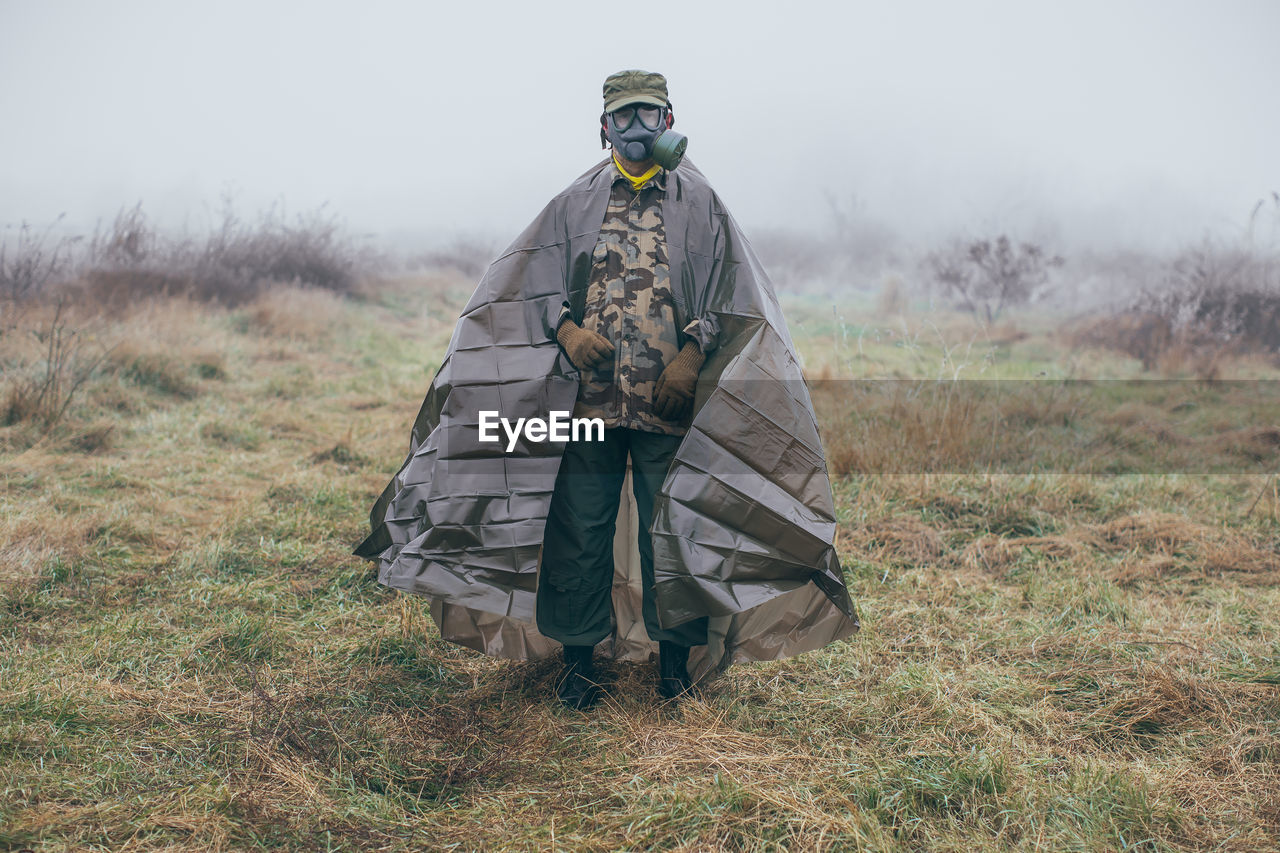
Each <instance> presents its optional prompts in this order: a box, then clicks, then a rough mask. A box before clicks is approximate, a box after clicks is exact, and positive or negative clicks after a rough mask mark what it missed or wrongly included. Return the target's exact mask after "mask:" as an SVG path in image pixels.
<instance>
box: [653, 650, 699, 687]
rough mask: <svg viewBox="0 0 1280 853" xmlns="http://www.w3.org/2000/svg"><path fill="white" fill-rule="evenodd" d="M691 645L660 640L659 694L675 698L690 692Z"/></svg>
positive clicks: (691, 683) (691, 685) (691, 684)
mask: <svg viewBox="0 0 1280 853" xmlns="http://www.w3.org/2000/svg"><path fill="white" fill-rule="evenodd" d="M692 687H693V682H692V681H691V680H690V679H689V647H688V646H681V645H679V644H677V643H672V642H669V641H667V640H659V641H658V695H659V696H661V697H662V698H663V699H674V698H676V697H677V696H682V695H684V694H686V693H689V692H690V690H691V688H692Z"/></svg>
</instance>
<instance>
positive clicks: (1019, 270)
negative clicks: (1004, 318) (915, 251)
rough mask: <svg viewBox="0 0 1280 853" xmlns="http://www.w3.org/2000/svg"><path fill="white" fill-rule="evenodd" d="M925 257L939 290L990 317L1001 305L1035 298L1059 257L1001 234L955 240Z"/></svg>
mask: <svg viewBox="0 0 1280 853" xmlns="http://www.w3.org/2000/svg"><path fill="white" fill-rule="evenodd" d="M925 263H926V264H927V266H928V267H929V269H930V271H931V272H932V274H933V279H934V281H935V283H936V284H937V285H938V287H939V288H940V289H941V290H942V291H943V293H944V294H946V295H947V296H948V297H949V298H950V299H952V300H954V302H955V303H956V304H957V305H958V306H959V307H961V308H963V309H964V310H966V311H968V312H969V313H971V314H973V315H974V316H975V317H978V316H981V317H982V318H983V319H985V320H986V321H987V322H988V323H991V322H993V321H994V320H995V319H996V318H997V317H999V316H1000V313H1001V312H1002V311H1003V310H1004V309H1005V308H1009V307H1012V306H1016V305H1025V304H1026V303H1028V302H1030V301H1031V300H1032V299H1034V298H1035V297H1036V296H1037V295H1038V294H1039V291H1040V289H1041V288H1042V287H1044V285H1045V284H1046V283H1047V282H1048V280H1049V270H1050V269H1051V268H1052V267H1058V266H1062V265H1063V263H1064V261H1063V259H1062V258H1061V257H1059V256H1057V255H1053V256H1051V255H1048V254H1047V253H1046V252H1045V250H1044V249H1043V248H1041V247H1040V246H1038V245H1036V244H1035V243H1019V244H1015V243H1014V242H1013V241H1012V240H1010V239H1009V238H1008V236H1006V235H1004V234H1001V235H1000V236H999V237H997V238H995V240H974V241H971V242H961V241H957V242H955V243H953V244H952V245H951V246H949V247H948V248H946V249H942V250H939V251H936V252H931V253H930V254H929V255H928V256H927V257H926V259H925Z"/></svg>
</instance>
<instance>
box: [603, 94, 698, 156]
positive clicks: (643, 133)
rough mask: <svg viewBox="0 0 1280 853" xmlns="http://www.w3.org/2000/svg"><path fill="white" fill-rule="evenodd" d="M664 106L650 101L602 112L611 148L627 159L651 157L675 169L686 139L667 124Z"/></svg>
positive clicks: (682, 152) (687, 142)
mask: <svg viewBox="0 0 1280 853" xmlns="http://www.w3.org/2000/svg"><path fill="white" fill-rule="evenodd" d="M668 115H670V113H669V112H668V110H667V108H665V107H659V106H655V105H653V104H627V105H626V106H623V107H619V108H618V109H616V110H614V111H613V112H611V113H606V114H605V116H604V123H605V134H606V135H607V136H608V139H609V141H610V142H611V143H613V149H614V151H615V152H617V153H618V154H619V155H621V156H622V157H625V158H626V159H628V160H632V161H636V162H639V161H641V160H648V159H649V158H650V157H652V158H653V160H654V162H655V163H657V164H658V165H659V166H661V167H662V168H664V169H674V168H676V167H677V166H679V165H680V161H681V160H682V159H684V149H685V147H686V146H687V145H688V144H689V139H688V137H686V136H685V135H684V134H683V133H676V132H675V131H673V130H669V129H668V128H667V116H668Z"/></svg>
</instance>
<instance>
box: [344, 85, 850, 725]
mask: <svg viewBox="0 0 1280 853" xmlns="http://www.w3.org/2000/svg"><path fill="white" fill-rule="evenodd" d="M673 124H674V114H673V111H672V107H671V101H670V99H669V98H668V94H667V86H666V80H665V79H664V78H663V77H662V75H660V74H654V73H649V72H644V71H635V70H632V71H623V72H619V73H617V74H614V75H611V76H610V77H609V78H608V79H607V80H606V81H605V85H604V114H603V115H602V116H601V140H602V145H603V144H605V143H606V142H610V143H612V146H613V152H612V154H611V156H610V157H609V158H608V159H606V160H605V161H603V162H601V163H600V164H598V165H597V166H595V167H593V168H592V169H591V170H589V171H588V172H586V173H585V174H583V175H582V176H581V177H580V178H579V179H578V180H577V181H575V182H574V183H573V184H571V185H570V186H569V187H568V188H567V189H565V190H564V191H563V192H561V193H560V194H558V195H557V196H556V197H555V198H554V199H552V201H551V202H550V203H549V204H548V205H547V207H546V208H545V209H544V210H543V212H542V213H541V214H540V215H539V216H538V218H537V219H535V220H534V222H533V223H531V224H530V226H529V227H528V228H527V229H525V231H524V233H522V234H521V235H520V236H519V237H517V238H516V240H515V242H513V243H512V245H511V246H510V247H508V249H507V250H506V251H505V252H504V253H503V254H502V256H501V257H499V258H498V259H497V260H496V261H494V263H493V264H492V265H491V266H490V268H489V269H488V271H487V272H486V273H485V275H484V277H483V278H482V279H481V281H480V284H479V285H478V286H477V288H476V292H475V294H474V295H473V296H472V298H471V301H470V302H469V303H468V305H467V308H466V309H465V310H464V312H463V315H462V317H461V318H460V320H459V322H458V326H457V328H456V329H455V331H454V336H453V339H452V341H451V342H450V344H449V350H448V352H447V353H446V356H445V359H444V362H443V363H442V365H441V367H440V370H439V372H438V373H437V374H436V377H435V378H434V379H433V380H432V386H431V390H430V391H429V392H428V394H427V397H426V399H425V400H424V401H423V405H422V408H421V410H420V412H419V414H418V418H417V421H416V422H415V425H414V430H413V434H412V437H411V442H410V453H409V456H408V458H406V460H405V462H404V464H403V465H402V466H401V469H400V471H399V473H397V475H396V477H395V478H394V479H393V480H392V481H391V482H390V483H389V484H388V486H387V488H386V489H385V490H384V492H383V494H382V496H381V497H380V498H379V500H378V501H377V503H376V504H375V506H374V508H373V511H372V512H371V514H370V524H371V527H372V531H371V533H370V535H369V537H368V538H367V539H366V540H365V541H364V542H363V543H361V545H360V546H359V548H357V550H356V553H357V554H360V555H361V556H365V557H368V558H370V559H374V560H377V561H378V563H379V576H378V578H379V581H380V582H381V583H383V584H385V585H387V586H390V587H393V588H397V589H402V590H406V591H410V592H414V593H417V594H421V595H425V596H427V597H429V598H430V599H431V614H432V618H433V619H434V620H435V622H436V624H437V625H438V626H439V627H440V631H441V635H442V636H443V637H444V638H446V639H448V640H451V641H453V642H457V643H460V644H462V645H466V646H469V647H472V648H476V649H479V650H481V651H483V652H485V653H486V654H490V655H495V656H500V657H508V658H516V659H531V658H542V657H546V656H549V655H551V654H554V653H556V651H557V647H559V649H560V650H561V654H562V655H563V659H564V663H565V667H564V670H563V671H562V672H561V674H560V677H559V678H558V680H557V686H556V691H557V694H558V696H559V698H560V700H561V701H562V702H563V703H565V704H566V705H568V706H570V707H573V708H578V709H583V708H588V707H591V706H592V705H593V704H595V702H596V701H597V700H598V698H599V695H600V691H599V688H598V685H597V684H596V677H595V672H594V668H593V665H592V654H593V652H594V650H595V649H596V647H601V648H603V649H604V651H605V653H606V654H608V655H611V656H612V657H614V658H620V659H632V660H636V659H640V660H643V659H645V658H647V657H649V655H650V654H651V652H652V650H653V649H652V647H653V646H654V645H655V644H656V645H657V652H658V663H659V685H658V686H659V694H660V696H662V697H663V698H664V699H669V698H673V697H675V696H678V695H681V694H683V693H685V692H687V691H688V690H689V688H690V686H691V685H692V683H693V681H694V680H695V679H700V678H701V677H702V676H703V675H705V674H707V673H708V672H710V671H712V670H713V669H723V668H725V667H727V666H729V665H730V664H732V663H734V662H738V661H747V660H770V659H776V658H779V657H785V656H788V655H793V654H798V653H800V652H803V651H806V650H810V649H816V648H819V647H821V646H824V645H826V644H828V643H830V642H833V641H835V640H838V639H841V638H843V637H847V636H849V635H850V634H852V633H853V632H854V631H855V630H857V627H858V622H857V615H856V613H855V612H854V609H853V604H852V601H851V600H850V598H849V594H848V590H847V589H846V588H845V584H844V578H843V574H842V572H841V569H840V564H839V560H838V559H837V557H836V555H835V550H834V548H833V546H832V544H831V543H832V540H833V538H834V532H835V517H834V515H835V514H834V506H833V503H832V498H831V487H830V482H829V480H828V478H827V473H826V467H825V462H824V459H823V455H822V447H821V442H820V440H819V437H818V434H817V426H816V423H815V419H814V415H813V409H812V405H811V403H810V401H809V396H808V391H807V389H806V388H805V386H804V383H803V379H802V376H801V372H800V368H799V363H798V358H797V356H796V354H795V350H794V347H793V345H792V343H791V340H790V336H789V335H788V333H787V330H786V323H785V321H784V320H783V318H782V314H781V311H780V309H779V308H778V303H777V300H776V297H775V296H774V294H773V291H772V287H771V285H769V283H768V279H767V276H766V275H765V273H764V271H763V269H761V268H760V266H759V262H758V261H757V260H756V258H755V256H754V254H753V253H752V252H751V250H750V247H749V246H748V245H747V243H746V239H745V237H744V236H743V235H742V233H741V231H740V230H739V229H738V227H737V224H736V223H735V222H734V221H733V219H732V217H731V216H729V214H728V212H727V211H725V210H724V207H723V204H722V203H721V202H720V200H719V198H718V197H717V196H716V195H715V193H714V191H712V190H711V188H710V186H709V185H708V184H707V182H706V178H705V177H703V175H702V174H701V172H699V171H698V170H697V169H696V168H694V167H693V165H692V164H691V163H689V162H688V161H687V160H686V161H683V162H681V160H680V154H682V152H683V144H682V138H681V137H679V136H678V134H675V133H674V131H671V130H670V128H671V127H672V125H673ZM655 155H658V156H655ZM659 160H661V161H664V162H665V163H666V165H665V166H663V165H660V164H659V162H658V161H659ZM567 409H572V411H573V415H574V416H575V417H582V418H592V417H594V418H598V419H599V421H600V422H601V423H602V424H603V426H604V430H603V433H602V434H600V435H592V434H590V433H588V434H587V435H586V436H583V437H580V438H578V439H577V440H573V441H569V442H558V441H552V440H545V436H544V437H542V438H539V437H536V436H535V435H534V434H533V433H525V434H524V435H523V440H522V439H521V437H520V436H519V435H513V437H512V440H511V442H509V443H508V444H507V445H506V446H502V445H499V446H495V445H494V444H492V443H486V439H485V437H484V436H483V430H481V429H480V426H481V424H482V423H483V422H484V418H485V417H486V414H485V413H486V412H488V413H497V414H500V415H501V416H502V417H504V418H507V419H510V420H511V421H513V422H517V421H519V420H520V419H528V418H546V417H547V415H548V413H549V412H556V411H563V410H567ZM589 439H593V440H589ZM628 459H630V462H631V465H630V475H629V476H630V477H631V480H632V489H631V490H630V491H631V494H630V495H628V494H627V493H626V492H625V491H624V490H623V484H624V481H625V479H626V477H627V476H628V475H627V461H628ZM632 498H634V503H633V502H632ZM615 529H619V533H618V535H617V537H616V541H615V535H614V532H615ZM535 626H536V627H535ZM691 668H692V670H693V671H692V673H691V672H690V669H691ZM691 675H692V677H691Z"/></svg>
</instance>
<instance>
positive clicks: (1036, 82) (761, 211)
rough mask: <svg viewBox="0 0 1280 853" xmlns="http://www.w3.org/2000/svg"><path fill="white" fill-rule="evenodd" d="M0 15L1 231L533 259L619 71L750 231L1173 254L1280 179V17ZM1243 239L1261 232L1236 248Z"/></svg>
mask: <svg viewBox="0 0 1280 853" xmlns="http://www.w3.org/2000/svg"><path fill="white" fill-rule="evenodd" d="M728 8H729V7H727V6H726V5H725V4H697V3H688V4H660V3H653V2H640V3H634V4H626V3H613V4H605V3H559V4H551V5H543V4H516V3H495V2H473V3H465V2H450V3H408V2H405V3H391V2H362V3H359V4H355V3H351V4H337V3H317V2H305V3H304V2H275V3H269V2H239V0H220V2H218V3H216V4H193V3H173V2H167V3H166V2H158V0H157V1H156V2H138V1H137V0H129V2H124V0H115V2H111V3H101V2H57V0H54V2H36V0H30V2H20V0H0V122H3V133H0V225H11V224H13V223H16V222H18V221H19V220H24V219H25V220H29V221H31V222H34V223H38V224H43V223H47V222H49V221H51V220H52V219H53V218H54V217H56V216H57V215H58V214H59V213H63V212H65V213H66V214H67V223H68V225H69V226H70V227H72V228H79V229H91V228H92V226H93V223H94V221H95V220H96V219H97V218H99V217H103V218H110V216H111V215H112V214H114V212H115V211H116V210H118V209H119V208H121V206H124V205H131V204H133V203H134V202H137V201H141V202H142V203H143V208H144V210H146V211H148V212H149V213H150V214H151V215H152V216H153V217H156V218H160V219H161V220H163V221H164V222H166V223H169V224H175V225H182V224H184V223H185V224H187V225H188V226H190V227H193V228H201V227H204V226H205V225H207V224H208V222H209V220H210V217H211V215H212V212H213V211H214V210H216V208H217V205H218V200H219V198H220V197H221V196H222V195H223V194H224V193H230V194H231V195H232V196H233V197H234V198H235V200H236V204H237V208H238V209H239V210H240V211H241V212H242V213H246V214H251V213H253V212H255V211H257V210H260V209H262V208H263V207H265V206H266V205H267V204H270V203H271V202H273V201H275V202H281V203H283V204H284V206H285V208H286V209H287V210H289V211H307V210H312V209H314V208H316V207H317V206H319V205H321V204H326V205H327V207H326V209H328V210H332V211H334V212H335V213H338V214H340V215H341V216H342V217H343V218H344V219H345V220H346V221H347V222H348V223H349V224H350V225H351V226H352V227H353V228H355V229H356V230H360V231H367V232H371V233H377V234H380V235H384V236H390V237H395V238H399V239H400V240H401V241H409V242H412V241H415V240H426V239H436V238H439V237H440V236H441V235H453V234H476V235H493V237H494V238H495V240H497V241H498V242H499V243H502V244H505V243H506V242H508V241H509V240H510V239H511V238H512V237H514V236H515V233H516V232H518V231H519V230H520V229H521V228H522V227H523V226H524V225H525V224H526V223H527V222H528V221H529V220H530V219H532V218H533V217H534V215H536V214H537V212H538V211H539V210H540V209H541V208H542V206H543V205H544V204H545V203H546V201H547V200H548V199H549V198H550V197H551V196H552V195H554V194H555V193H556V192H558V191H559V190H560V189H562V188H563V187H564V186H565V185H567V184H568V183H569V182H570V181H571V180H573V179H574V178H575V177H577V176H578V175H579V174H581V173H582V172H583V171H585V170H586V169H588V168H589V167H590V166H591V165H592V164H594V163H596V162H597V161H598V160H599V159H601V158H602V157H603V156H604V154H603V152H602V151H601V149H600V147H599V135H598V124H597V117H598V115H599V113H600V108H601V91H600V87H601V83H602V82H603V79H604V78H605V77H606V76H607V75H608V74H610V73H611V72H613V71H617V70H619V69H623V68H644V69H648V70H655V71H660V72H662V73H664V74H665V75H666V76H667V78H668V81H669V84H670V93H671V99H672V101H673V104H674V107H675V114H676V127H677V128H678V129H679V130H681V131H683V132H684V133H686V134H688V136H689V140H690V141H689V153H688V156H689V158H690V159H691V160H692V161H693V162H696V163H697V164H698V167H699V168H700V169H702V171H703V172H705V173H706V175H707V176H708V178H709V179H710V180H711V182H712V184H713V186H714V187H715V188H716V189H717V191H718V192H719V193H720V195H721V196H722V198H723V199H724V200H725V202H726V204H727V205H728V207H729V209H730V210H731V211H732V212H733V213H734V215H735V216H736V217H737V218H738V220H739V221H740V222H741V223H742V224H743V225H744V226H745V227H746V228H747V231H748V234H750V233H751V229H752V228H753V227H755V228H763V227H779V226H780V227H796V228H806V229H814V230H818V231H821V230H822V229H826V228H829V227H830V221H831V209H830V201H829V200H828V199H829V198H835V199H838V200H840V203H842V204H844V205H846V206H847V208H848V209H856V210H857V211H858V212H859V214H860V215H863V216H866V217H869V218H873V219H877V220H881V221H883V222H885V223H887V224H889V225H891V226H892V227H894V228H896V229H899V230H902V231H903V232H905V233H907V234H908V235H909V236H912V237H915V238H919V239H936V238H937V237H939V236H942V235H948V234H951V233H980V232H986V231H990V230H992V229H997V228H998V229H1012V230H1013V231H1015V232H1017V233H1023V234H1031V235H1034V236H1040V237H1047V238H1049V239H1051V240H1058V241H1060V242H1065V243H1071V242H1093V243H1098V244H1102V245H1123V244H1128V243H1133V244H1146V245H1159V244H1168V243H1169V242H1171V241H1180V240H1187V239H1192V238H1195V237H1197V236H1198V235H1200V234H1202V233H1204V231H1205V229H1215V230H1226V231H1233V229H1234V232H1238V231H1239V229H1240V228H1241V227H1243V225H1244V223H1245V221H1246V220H1247V218H1248V214H1249V211H1250V210H1251V209H1252V207H1253V205H1254V203H1255V202H1256V201H1257V200H1258V199H1260V198H1262V197H1264V196H1267V197H1269V193H1270V192H1271V191H1272V190H1280V156H1278V155H1277V152H1278V151H1280V110H1277V108H1276V107H1277V104H1276V97H1275V95H1274V91H1273V90H1274V87H1275V85H1276V81H1277V80H1280V52H1278V51H1277V50H1276V47H1275V39H1276V36H1277V34H1278V33H1280V4H1277V3H1275V2H1271V0H1257V2H1224V3H1217V4H1210V3H1207V2H1080V0H1074V2H1070V3H1067V2H1063V3H1054V4H1049V3H1036V4H1031V3H1015V2H964V3H943V2H932V3H925V2H916V3H896V4H892V5H891V4H886V3H879V2H877V3H848V4H845V3H842V4H836V3H829V4H828V3H805V2H787V3H776V2H768V3H743V4H739V5H738V6H737V7H736V8H735V9H734V11H732V12H729V11H727V9H728ZM1234 232H1233V233H1234Z"/></svg>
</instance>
